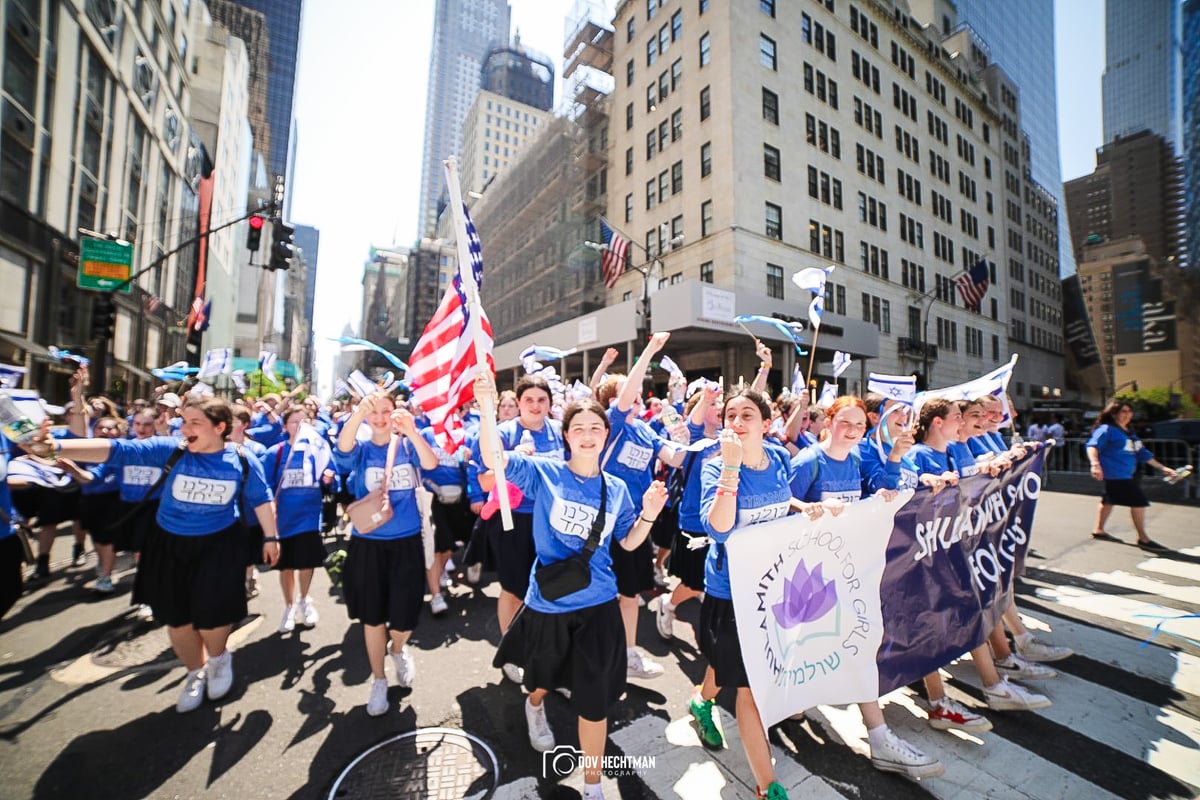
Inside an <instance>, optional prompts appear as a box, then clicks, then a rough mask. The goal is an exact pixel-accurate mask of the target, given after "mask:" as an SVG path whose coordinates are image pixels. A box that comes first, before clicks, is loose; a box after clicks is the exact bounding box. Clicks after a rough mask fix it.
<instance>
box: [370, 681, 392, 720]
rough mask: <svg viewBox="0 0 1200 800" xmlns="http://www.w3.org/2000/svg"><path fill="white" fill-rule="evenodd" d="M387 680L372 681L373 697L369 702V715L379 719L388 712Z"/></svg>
mask: <svg viewBox="0 0 1200 800" xmlns="http://www.w3.org/2000/svg"><path fill="white" fill-rule="evenodd" d="M387 689H388V687H387V678H379V679H378V680H373V681H371V697H370V698H369V699H368V700H367V714H368V715H370V716H372V717H378V716H380V715H382V714H386V713H387V710H388V699H387Z"/></svg>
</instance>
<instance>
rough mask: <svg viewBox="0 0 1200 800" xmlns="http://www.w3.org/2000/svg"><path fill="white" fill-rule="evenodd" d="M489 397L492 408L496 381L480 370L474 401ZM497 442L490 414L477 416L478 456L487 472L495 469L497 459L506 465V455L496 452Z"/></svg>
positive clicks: (484, 370)
mask: <svg viewBox="0 0 1200 800" xmlns="http://www.w3.org/2000/svg"><path fill="white" fill-rule="evenodd" d="M485 397H491V398H492V406H493V407H495V405H496V381H495V379H494V378H493V377H492V374H491V373H490V372H488V371H487V370H486V369H481V370H480V371H479V374H478V375H476V376H475V399H477V400H480V401H481V403H480V405H484V403H482V398H485ZM496 441H498V433H497V431H496V420H495V419H494V418H493V417H492V416H491V415H490V414H480V415H479V456H480V458H481V459H482V460H483V465H484V466H485V467H487V468H488V469H489V470H494V469H495V468H496V462H497V458H499V459H503V462H504V464H508V454H507V453H505V452H504V451H503V450H501V451H500V452H499V453H497V452H496V449H495V444H494V443H495V442H496Z"/></svg>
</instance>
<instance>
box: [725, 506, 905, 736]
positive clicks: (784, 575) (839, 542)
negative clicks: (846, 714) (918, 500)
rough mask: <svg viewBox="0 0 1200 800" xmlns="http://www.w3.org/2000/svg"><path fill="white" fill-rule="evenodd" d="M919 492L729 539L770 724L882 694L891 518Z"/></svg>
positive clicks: (737, 605) (744, 639) (743, 630)
mask: <svg viewBox="0 0 1200 800" xmlns="http://www.w3.org/2000/svg"><path fill="white" fill-rule="evenodd" d="M912 495H913V492H912V491H911V490H909V491H906V492H902V493H901V494H900V496H899V497H897V498H896V499H895V500H893V501H892V502H890V503H886V502H884V501H883V500H882V499H879V498H871V499H868V500H863V501H861V502H858V503H852V504H849V505H847V506H846V508H845V510H844V511H842V513H841V514H839V515H838V516H836V517H835V516H833V515H832V514H830V513H828V512H826V513H825V514H824V515H822V516H821V518H820V519H818V520H816V521H813V520H810V519H809V518H808V517H807V516H804V515H797V514H794V515H792V516H789V517H784V518H783V519H779V520H775V521H773V522H767V523H763V524H761V525H754V526H752V527H749V528H745V529H742V530H741V531H739V532H738V533H735V534H734V535H733V536H731V537H729V539H728V541H727V542H726V545H725V546H726V548H727V550H728V558H729V574H730V588H731V590H732V594H733V598H734V601H733V607H734V613H735V615H736V617H737V627H738V634H739V638H740V639H741V643H742V660H743V661H744V662H745V665H746V674H747V675H748V676H749V678H750V688H751V690H752V691H753V693H754V699H755V701H756V702H757V703H758V710H759V714H760V715H761V717H762V722H763V725H764V726H765V727H768V728H769V727H770V726H772V725H774V724H776V723H777V722H780V721H781V720H784V719H787V718H788V717H790V716H792V715H793V714H797V713H799V712H801V711H804V710H805V709H809V708H812V707H814V706H816V705H818V704H822V703H823V704H827V705H840V704H843V703H858V702H869V701H871V700H874V699H876V698H877V697H878V696H879V668H878V666H877V664H876V654H877V651H878V650H879V645H880V642H881V641H882V638H883V614H882V611H881V609H880V597H879V585H880V581H881V580H882V578H883V568H884V564H885V560H886V559H885V556H886V553H887V545H888V539H889V538H890V536H891V533H892V525H893V520H894V518H895V516H896V512H897V511H899V510H900V508H901V506H903V505H904V504H905V503H906V502H907V501H908V500H909V498H911V497H912Z"/></svg>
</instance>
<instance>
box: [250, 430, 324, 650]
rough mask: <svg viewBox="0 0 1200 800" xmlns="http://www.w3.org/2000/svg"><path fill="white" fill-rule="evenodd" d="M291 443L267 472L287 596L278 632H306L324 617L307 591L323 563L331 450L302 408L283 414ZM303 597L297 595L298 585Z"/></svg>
mask: <svg viewBox="0 0 1200 800" xmlns="http://www.w3.org/2000/svg"><path fill="white" fill-rule="evenodd" d="M283 428H284V431H286V432H287V437H288V438H287V439H286V440H285V441H283V442H280V443H279V444H277V445H275V446H274V447H272V448H270V449H269V450H267V452H266V456H265V457H264V458H263V467H264V470H265V472H266V476H267V483H268V484H270V485H271V486H274V487H275V518H276V520H277V526H278V528H279V561H278V562H277V563H276V564H275V568H276V569H278V570H279V586H280V588H281V589H282V590H283V603H284V610H283V617H282V619H281V620H280V621H279V632H280V633H287V632H288V631H291V630H294V629H295V627H296V623H297V622H299V623H301V624H302V625H305V626H307V627H310V628H311V627H312V626H314V625H316V624H317V622H318V620H319V619H320V615H319V614H318V613H317V609H316V606H314V605H313V601H312V597H310V596H309V594H308V589H309V587H310V586H311V585H312V577H313V570H315V569H316V568H317V567H319V566H321V564H323V563H324V561H325V544H324V542H322V541H321V532H320V529H321V509H322V506H321V503H322V495H321V487H322V486H327V485H329V484H330V483H332V482H333V478H334V472H333V470H332V469H330V468H329V466H330V463H331V459H332V455H331V453H330V451H329V445H328V444H327V443H326V442H325V440H324V438H323V437H322V436H321V435H320V434H319V433H318V431H317V430H316V429H315V428H313V427H312V425H311V420H310V418H309V416H308V412H307V411H306V410H305V408H304V407H301V406H292V407H291V408H289V409H288V410H287V411H285V412H283ZM297 577H298V578H299V582H300V587H299V588H300V592H299V596H298V597H297V594H296V579H297Z"/></svg>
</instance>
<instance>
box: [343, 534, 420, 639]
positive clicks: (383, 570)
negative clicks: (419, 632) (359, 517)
mask: <svg viewBox="0 0 1200 800" xmlns="http://www.w3.org/2000/svg"><path fill="white" fill-rule="evenodd" d="M342 594H343V596H344V597H345V598H346V611H347V613H348V614H349V615H350V618H351V619H356V620H359V621H360V622H362V624H364V625H387V626H388V627H389V628H391V629H392V630H394V631H411V630H415V629H416V627H417V621H418V618H419V617H420V615H421V603H422V602H424V600H425V545H424V543H423V542H422V541H421V537H420V535H417V536H406V537H404V538H402V539H366V538H363V537H362V536H351V537H350V551H349V553H347V555H346V564H345V566H344V567H343V568H342Z"/></svg>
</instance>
